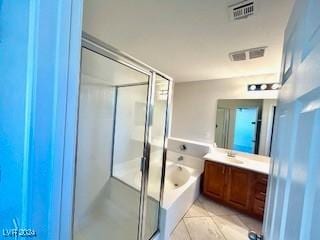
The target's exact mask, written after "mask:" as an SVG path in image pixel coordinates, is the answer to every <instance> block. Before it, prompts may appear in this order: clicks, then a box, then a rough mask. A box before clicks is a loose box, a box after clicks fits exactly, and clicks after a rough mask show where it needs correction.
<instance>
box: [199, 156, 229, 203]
mask: <svg viewBox="0 0 320 240" xmlns="http://www.w3.org/2000/svg"><path fill="white" fill-rule="evenodd" d="M225 172H226V166H225V165H223V164H219V163H213V162H209V161H206V162H205V171H204V183H203V191H204V194H206V195H208V196H211V197H214V198H216V199H221V200H222V199H223V198H224V189H225Z"/></svg>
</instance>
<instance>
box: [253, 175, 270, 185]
mask: <svg viewBox="0 0 320 240" xmlns="http://www.w3.org/2000/svg"><path fill="white" fill-rule="evenodd" d="M256 178H257V182H258V183H260V184H263V185H265V186H267V184H268V176H267V175H264V174H257V176H256Z"/></svg>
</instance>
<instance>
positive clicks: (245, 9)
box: [229, 0, 256, 20]
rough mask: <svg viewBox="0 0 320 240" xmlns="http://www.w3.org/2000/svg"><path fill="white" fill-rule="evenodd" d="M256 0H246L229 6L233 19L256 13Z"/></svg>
mask: <svg viewBox="0 0 320 240" xmlns="http://www.w3.org/2000/svg"><path fill="white" fill-rule="evenodd" d="M255 9H256V6H255V3H254V0H245V1H241V2H239V3H236V4H233V5H230V6H229V11H230V16H231V19H232V20H239V19H243V18H247V17H249V16H251V15H253V14H254V13H255Z"/></svg>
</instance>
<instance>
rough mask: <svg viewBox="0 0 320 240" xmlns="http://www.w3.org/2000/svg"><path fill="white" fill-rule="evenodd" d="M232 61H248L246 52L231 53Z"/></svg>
mask: <svg viewBox="0 0 320 240" xmlns="http://www.w3.org/2000/svg"><path fill="white" fill-rule="evenodd" d="M230 58H231V61H234V62H237V61H244V60H247V56H246V52H233V53H230Z"/></svg>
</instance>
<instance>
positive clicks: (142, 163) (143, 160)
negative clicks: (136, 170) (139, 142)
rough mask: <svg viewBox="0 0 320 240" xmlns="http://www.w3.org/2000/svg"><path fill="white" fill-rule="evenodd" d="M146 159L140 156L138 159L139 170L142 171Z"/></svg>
mask: <svg viewBox="0 0 320 240" xmlns="http://www.w3.org/2000/svg"><path fill="white" fill-rule="evenodd" d="M145 161H146V157H142V158H141V161H140V172H143V170H144V163H145Z"/></svg>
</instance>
